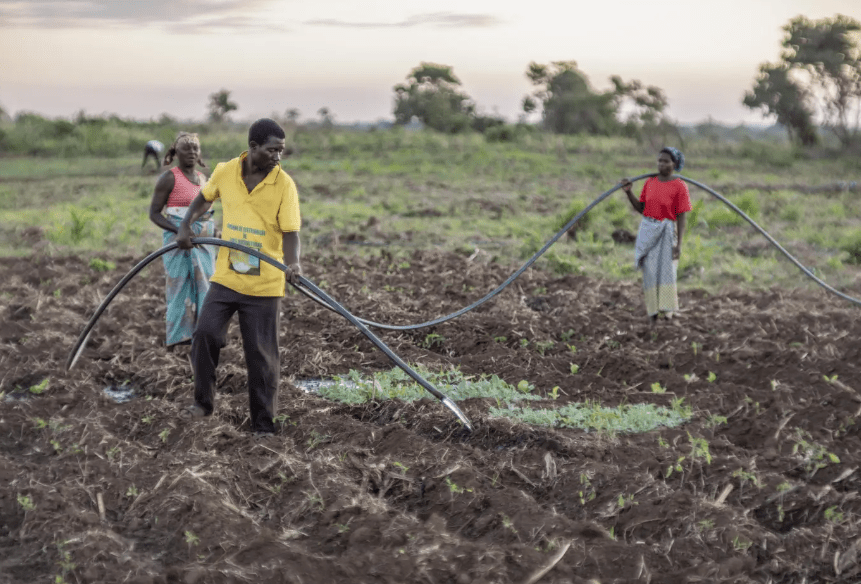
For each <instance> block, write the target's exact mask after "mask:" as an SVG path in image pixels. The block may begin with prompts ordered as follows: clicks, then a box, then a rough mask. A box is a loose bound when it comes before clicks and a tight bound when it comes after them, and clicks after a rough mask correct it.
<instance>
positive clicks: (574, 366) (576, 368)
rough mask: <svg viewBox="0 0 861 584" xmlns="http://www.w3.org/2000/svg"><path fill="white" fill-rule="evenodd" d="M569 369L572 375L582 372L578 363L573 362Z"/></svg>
mask: <svg viewBox="0 0 861 584" xmlns="http://www.w3.org/2000/svg"><path fill="white" fill-rule="evenodd" d="M569 369H570V371H571V375H577V374H578V373H579V372H580V366H579V365H578V364H577V363H571V364H570V367H569Z"/></svg>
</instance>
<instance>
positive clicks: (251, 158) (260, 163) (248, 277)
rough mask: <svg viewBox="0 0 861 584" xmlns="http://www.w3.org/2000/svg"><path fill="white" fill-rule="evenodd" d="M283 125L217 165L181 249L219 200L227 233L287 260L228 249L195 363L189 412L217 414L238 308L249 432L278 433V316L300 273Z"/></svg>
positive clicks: (265, 123)
mask: <svg viewBox="0 0 861 584" xmlns="http://www.w3.org/2000/svg"><path fill="white" fill-rule="evenodd" d="M283 152H284V130H283V129H281V127H280V126H279V125H278V124H277V123H275V122H274V121H273V120H270V119H268V118H262V119H260V120H257V121H256V122H254V123H253V124H252V125H251V128H250V129H249V130H248V150H247V151H245V152H243V153H242V154H240V155H239V156H238V157H236V158H234V159H233V160H230V161H228V162H224V163H221V164H219V165H218V166H216V167H215V170H214V171H213V173H212V177H211V178H210V179H209V182H207V183H206V186H205V187H204V188H203V189H202V190H201V191H200V194H199V195H197V197H196V198H195V199H194V201H193V202H192V203H191V206H189V208H188V214H187V215H186V216H185V219H183V220H182V223H181V225H180V229H179V235H178V236H177V240H176V241H177V244H179V247H180V248H182V249H191V247H192V245H193V244H192V242H191V236H192V235H193V234H192V231H191V229H190V224H191V223H192V222H193V221H194V220H195V219H197V218H198V217H199V216H200V214H201V213H203V212H204V211H205V210H207V209H209V206H210V205H211V204H212V202H213V201H215V200H216V199H221V208H222V212H223V218H222V236H221V238H222V239H224V240H227V241H233V242H236V243H241V244H244V245H246V246H248V247H251V248H253V249H256V250H257V251H259V252H261V253H263V254H266V255H267V256H269V257H271V258H274V259H276V260H279V261H283V262H284V263H285V264H287V267H288V270H287V274H286V278H285V274H284V273H283V272H282V271H281V270H279V269H278V268H276V267H274V266H271V265H270V264H268V263H266V262H262V261H260V259H259V258H257V257H255V256H253V255H250V254H248V253H243V252H241V251H237V250H234V249H230V248H227V247H222V248H221V249H220V250H218V261H217V263H216V267H215V275H213V276H212V285H211V286H210V288H209V294H207V295H206V300H205V302H204V303H203V308H202V310H201V313H200V318H199V319H198V321H197V328H196V329H195V331H194V340H193V341H192V343H191V360H192V365H193V367H194V404H193V405H191V406H190V407H189V408H187V409H186V410H185V415H187V416H190V417H202V416H209V415H212V412H213V410H214V408H215V380H216V372H215V369H216V367H217V366H218V360H219V355H220V353H221V349H222V348H223V347H224V346H225V345H226V343H227V327H228V325H229V323H230V319H231V318H232V317H233V314H234V313H239V331H240V333H241V334H242V348H243V350H244V352H245V365H246V369H247V373H248V402H249V403H248V405H249V408H250V410H251V430H252V431H253V432H255V433H257V434H264V435H265V434H272V433H274V432H275V422H274V420H273V418H274V417H275V411H276V408H277V393H278V381H279V378H280V376H281V360H280V358H279V355H278V321H279V316H280V314H281V297H282V296H284V293H285V291H286V282H287V281H290V282H294V281H295V280H296V279H297V276H301V275H302V267H301V266H300V265H299V251H300V244H299V228H300V227H301V220H300V216H299V193H298V192H297V190H296V183H294V182H293V179H292V178H290V176H289V175H288V174H287V173H286V172H284V171H283V170H282V169H281V164H280V161H281V155H282V154H283Z"/></svg>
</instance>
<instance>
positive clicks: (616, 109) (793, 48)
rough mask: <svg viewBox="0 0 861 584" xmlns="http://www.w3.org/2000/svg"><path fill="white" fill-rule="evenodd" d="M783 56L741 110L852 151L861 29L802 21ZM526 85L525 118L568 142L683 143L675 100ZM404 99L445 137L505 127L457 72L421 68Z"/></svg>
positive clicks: (545, 70) (407, 112)
mask: <svg viewBox="0 0 861 584" xmlns="http://www.w3.org/2000/svg"><path fill="white" fill-rule="evenodd" d="M783 30H784V32H785V36H784V38H783V40H782V43H781V46H782V47H783V52H782V53H781V56H780V60H779V61H778V62H777V63H764V64H763V65H761V66H760V72H759V76H758V77H757V78H756V80H755V81H754V86H753V88H752V89H751V90H750V91H748V92H747V93H746V94H745V96H744V98H743V100H742V103H743V104H744V105H745V106H746V107H748V108H750V109H752V110H759V111H762V112H763V113H764V114H765V115H767V116H769V117H772V118H774V119H776V121H777V123H779V124H780V125H782V126H783V127H784V128H786V131H787V133H788V136H789V139H790V141H791V142H794V143H797V144H800V145H803V146H812V145H815V144H817V143H818V142H819V139H820V137H819V133H818V131H817V130H818V128H817V124H816V123H815V120H816V119H817V118H818V119H819V120H821V123H820V127H821V128H823V129H826V130H828V131H830V132H832V133H833V134H834V135H835V136H836V137H837V139H838V140H839V141H840V143H841V144H842V145H843V146H849V145H853V144H857V143H858V142H859V137H861V129H859V119H861V49H859V44H858V35H857V33H858V32H859V30H861V24H859V22H858V21H856V20H854V19H852V18H850V17H848V16H843V15H836V16H835V17H833V18H824V19H821V20H810V19H808V18H805V17H803V16H799V17H796V18H794V19H792V20H791V21H790V22H789V23H788V24H786V25H785V26H784V27H783ZM526 77H527V78H529V80H530V81H531V82H532V84H533V86H534V88H535V89H534V91H533V92H532V93H531V94H530V95H527V96H525V97H524V98H523V101H522V110H523V114H524V115H529V114H533V113H539V114H540V115H541V122H540V124H541V126H542V127H543V128H544V129H545V130H547V131H550V132H555V133H560V134H578V133H585V134H595V135H614V134H624V135H627V136H634V137H636V138H638V139H644V138H647V139H649V140H650V141H651V140H653V139H655V138H658V139H660V140H661V141H666V138H667V135H668V134H672V133H674V132H675V133H677V129H676V126H675V124H674V123H673V122H672V120H670V118H669V117H668V116H667V114H666V111H665V110H666V107H667V98H666V95H665V94H664V92H663V91H662V90H661V89H660V88H658V87H654V86H650V85H648V86H647V85H643V84H642V83H641V82H640V81H638V80H632V81H628V82H626V81H624V80H622V79H621V78H620V77H618V76H613V77H611V78H610V82H611V85H612V87H611V89H609V90H607V91H596V90H594V89H593V88H592V87H591V85H590V83H589V79H588V78H587V76H586V75H585V74H584V73H583V72H582V71H580V70H579V69H578V68H577V63H576V62H575V61H554V62H552V63H549V64H540V63H534V62H533V63H530V64H529V67H528V69H527V70H526ZM394 91H395V107H394V115H395V122H396V123H398V124H406V123H409V122H410V121H411V120H412V119H413V118H417V119H418V120H420V121H421V122H422V123H423V124H424V125H425V126H428V127H430V128H433V129H435V130H438V131H440V132H449V133H457V132H462V131H465V130H468V129H473V130H478V131H482V132H487V131H488V130H490V131H493V128H499V127H503V126H504V125H505V122H504V120H502V119H501V118H499V117H498V116H487V115H482V114H479V113H478V111H477V108H476V104H475V102H474V101H473V100H472V98H470V97H469V95H467V94H466V93H465V92H464V91H463V89H462V87H461V83H460V81H459V80H458V78H457V77H456V76H455V74H454V70H453V68H452V67H450V66H448V65H440V64H435V63H422V64H421V65H419V66H418V67H416V68H414V69H413V70H412V71H410V73H409V75H407V79H406V83H401V84H398V85H396V86H395V87H394Z"/></svg>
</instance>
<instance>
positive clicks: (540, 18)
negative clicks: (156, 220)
mask: <svg viewBox="0 0 861 584" xmlns="http://www.w3.org/2000/svg"><path fill="white" fill-rule="evenodd" d="M838 13H840V14H845V15H848V16H851V17H853V18H856V19H859V20H861V0H690V1H688V2H661V3H657V2H645V1H643V0H608V1H604V2H582V1H574V2H567V3H562V2H559V1H558V0H532V1H529V2H524V1H519V2H512V1H508V0H493V1H490V0H437V1H435V2H432V3H431V2H412V1H409V0H370V1H368V2H356V1H355V0H317V1H314V2H311V1H299V0H242V1H240V0H11V1H10V0H0V106H2V107H3V108H4V109H5V110H7V111H8V112H11V113H13V114H14V113H15V112H19V111H25V110H26V111H35V112H38V113H41V114H43V115H48V116H52V117H53V116H71V115H72V114H74V113H75V112H76V111H78V110H81V109H84V110H86V111H87V112H88V113H91V114H98V113H116V114H119V115H121V116H124V117H134V118H139V119H147V118H153V117H158V116H159V115H161V114H162V113H168V114H170V115H172V116H175V117H179V118H182V119H188V118H193V119H199V118H203V117H204V116H205V113H206V103H207V96H208V95H209V94H210V93H212V92H214V91H216V90H218V89H221V88H226V89H229V90H231V92H232V96H233V98H234V100H235V101H236V102H237V103H238V104H239V106H240V108H239V110H238V111H237V112H235V113H234V117H235V118H237V119H253V118H256V117H259V116H264V115H269V114H271V113H273V112H278V113H283V112H284V111H285V110H287V109H290V108H298V109H299V110H300V112H301V114H302V118H304V119H308V118H314V117H316V112H317V110H318V109H319V108H321V107H323V106H326V107H328V108H329V109H330V110H331V111H332V112H333V113H334V114H335V119H336V121H338V122H342V123H345V122H354V121H373V120H377V119H390V118H391V117H392V99H393V91H392V87H393V86H394V85H395V84H397V83H400V82H402V81H404V79H405V77H406V75H407V74H408V73H409V71H410V70H411V69H412V68H413V67H415V66H417V65H418V64H419V63H420V62H422V61H430V62H435V63H442V64H445V65H450V66H452V67H453V68H454V72H455V74H456V75H457V76H458V77H459V78H460V80H461V82H462V84H463V89H464V91H465V92H466V93H468V94H469V95H470V96H471V97H472V98H473V99H474V100H475V101H476V103H477V104H478V106H479V110H480V111H483V112H485V113H494V112H496V113H498V114H500V115H502V116H505V117H506V118H508V119H510V120H515V119H516V118H517V115H518V114H519V113H520V102H521V100H522V98H523V96H524V95H526V94H527V93H528V92H529V91H530V90H531V87H530V85H529V83H528V81H527V79H526V77H525V75H524V72H525V71H526V68H527V66H528V64H529V63H530V62H531V61H536V62H539V63H547V62H550V61H556V60H576V61H577V63H578V65H579V67H580V69H581V70H582V71H583V72H585V73H586V74H587V75H588V76H589V78H590V81H591V82H592V85H593V86H594V87H595V88H597V89H605V88H607V87H608V86H609V81H608V78H609V76H610V75H614V74H615V75H620V76H622V78H623V79H626V80H630V79H639V80H640V81H642V82H643V83H646V84H649V85H656V86H658V87H660V88H662V89H663V90H664V91H665V92H666V94H667V96H668V98H669V102H670V105H669V113H670V115H671V116H672V117H673V118H674V119H676V120H678V121H679V122H682V123H690V122H698V121H703V120H705V119H706V118H707V117H708V116H712V117H713V118H714V119H716V120H718V121H722V122H727V123H739V122H743V121H744V122H761V121H763V120H762V118H761V116H759V115H758V114H756V113H754V112H751V111H749V110H747V109H746V108H744V107H743V106H742V105H741V103H740V102H741V99H742V96H743V94H744V92H745V90H747V89H749V88H750V87H751V85H752V83H753V80H754V78H755V76H756V74H757V71H758V67H759V64H760V63H762V62H764V61H774V60H776V59H777V58H778V56H779V52H780V46H779V45H780V40H781V38H782V37H783V31H782V30H781V27H782V26H783V25H785V24H786V23H787V21H788V20H789V19H791V18H792V17H794V16H797V15H799V14H802V15H804V16H807V17H810V18H823V17H831V16H834V15H835V14H838Z"/></svg>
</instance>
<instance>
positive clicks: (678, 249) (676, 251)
mask: <svg viewBox="0 0 861 584" xmlns="http://www.w3.org/2000/svg"><path fill="white" fill-rule="evenodd" d="M681 256H682V246H681V245H674V246H673V259H674V260H677V259H679V258H680V257H681Z"/></svg>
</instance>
